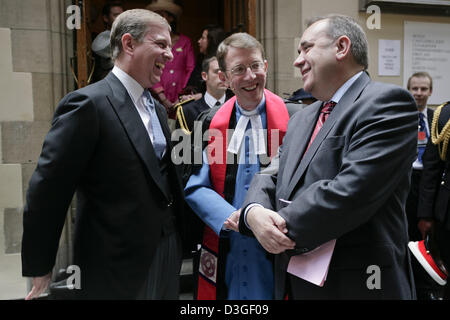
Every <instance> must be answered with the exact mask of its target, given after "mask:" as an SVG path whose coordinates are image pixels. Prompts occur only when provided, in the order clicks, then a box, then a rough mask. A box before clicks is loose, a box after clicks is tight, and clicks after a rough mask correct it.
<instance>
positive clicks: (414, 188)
mask: <svg viewBox="0 0 450 320" xmlns="http://www.w3.org/2000/svg"><path fill="white" fill-rule="evenodd" d="M407 88H408V91H409V92H410V93H411V94H412V96H413V97H414V100H415V101H416V104H417V110H418V111H419V126H418V131H417V133H418V134H417V158H416V160H415V161H414V163H413V170H412V173H411V187H410V189H409V194H408V198H407V200H406V208H405V209H406V216H407V217H408V234H409V240H410V241H419V240H422V235H421V234H420V232H419V228H418V227H417V224H418V221H419V220H418V218H417V214H418V212H417V206H418V202H419V185H420V180H421V177H422V171H423V163H422V156H423V154H424V151H425V147H426V145H427V142H428V140H429V139H431V138H430V129H431V121H433V110H432V109H430V108H428V107H427V102H428V98H429V97H430V96H431V94H432V92H433V79H432V78H431V76H430V75H429V74H428V73H427V72H416V73H414V74H413V75H411V77H409V79H408V82H407ZM412 267H413V271H414V272H413V273H414V280H415V283H416V290H417V299H419V300H436V299H438V298H439V296H440V292H439V291H440V288H439V287H438V285H437V284H435V283H434V281H433V279H431V278H430V276H429V275H428V274H427V273H426V272H425V271H424V270H423V268H422V266H420V264H419V263H418V262H417V261H416V260H415V259H413V260H412Z"/></svg>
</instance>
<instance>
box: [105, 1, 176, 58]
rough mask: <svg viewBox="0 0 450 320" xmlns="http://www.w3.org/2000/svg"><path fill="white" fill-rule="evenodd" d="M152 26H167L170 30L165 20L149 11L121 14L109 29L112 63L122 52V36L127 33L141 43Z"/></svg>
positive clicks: (139, 10)
mask: <svg viewBox="0 0 450 320" xmlns="http://www.w3.org/2000/svg"><path fill="white" fill-rule="evenodd" d="M152 25H161V26H167V28H168V30H169V31H170V30H171V29H170V26H169V24H168V23H167V21H166V19H164V18H163V17H161V16H160V15H159V14H157V13H154V12H152V11H150V10H146V9H133V10H127V11H124V12H123V13H121V14H120V15H119V16H118V17H117V18H116V20H114V23H113V25H112V28H111V36H110V43H111V53H112V59H113V61H114V60H116V59H117V57H118V56H119V55H120V53H121V52H122V50H123V48H122V37H123V35H124V34H127V33H129V34H130V35H131V36H132V37H133V39H135V40H136V41H138V42H142V41H143V39H144V37H145V35H146V34H147V32H148V31H149V30H150V28H151V26H152Z"/></svg>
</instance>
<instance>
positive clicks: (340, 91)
mask: <svg viewBox="0 0 450 320" xmlns="http://www.w3.org/2000/svg"><path fill="white" fill-rule="evenodd" d="M362 73H363V71H360V72H358V73H357V74H355V75H354V76H353V77H351V78H350V79H348V80H347V81H346V82H345V83H344V84H343V85H342V86H341V87H340V88H339V89H338V90H337V91H336V92H335V94H334V95H333V97H332V98H331V99H330V101H334V102H336V104H338V103H339V100H341V98H342V97H343V96H344V94H345V93H346V92H347V90H348V89H349V88H350V87H351V86H352V84H353V83H354V82H355V81H356V79H358V78H359V76H360V75H361V74H362Z"/></svg>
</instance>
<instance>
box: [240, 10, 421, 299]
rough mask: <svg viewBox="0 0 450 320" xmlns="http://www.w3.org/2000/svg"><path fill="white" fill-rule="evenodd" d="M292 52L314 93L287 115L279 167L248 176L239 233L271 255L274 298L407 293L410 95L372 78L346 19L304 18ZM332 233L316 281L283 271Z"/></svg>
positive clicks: (413, 140) (413, 127)
mask: <svg viewBox="0 0 450 320" xmlns="http://www.w3.org/2000/svg"><path fill="white" fill-rule="evenodd" d="M298 52H299V56H298V58H297V59H296V61H295V62H294V65H295V66H296V67H298V68H299V69H300V71H301V73H302V78H303V83H304V88H305V90H306V91H308V92H310V93H311V94H312V95H313V96H314V97H316V98H317V99H319V100H321V101H317V102H315V103H313V104H311V105H310V106H308V107H307V108H305V109H303V110H300V111H298V112H297V113H295V114H294V116H293V117H292V118H291V119H290V121H289V124H288V129H287V132H286V135H285V137H284V140H283V145H282V146H281V148H280V158H279V169H278V170H277V171H276V172H275V173H274V174H258V175H256V176H255V177H254V178H253V180H252V184H251V186H250V189H249V191H248V193H247V198H246V200H245V202H244V205H243V207H244V208H245V210H244V211H243V214H241V216H240V221H239V229H240V232H241V233H244V234H254V235H255V236H256V238H257V239H258V240H259V241H260V242H261V244H262V245H263V247H264V248H265V249H266V250H267V251H269V252H272V253H275V254H277V255H276V257H275V267H274V270H275V297H276V298H277V299H283V298H284V297H285V294H286V293H288V294H289V298H290V299H412V298H414V297H415V292H414V283H413V279H412V272H411V262H410V256H409V253H408V250H407V242H408V232H407V222H406V215H405V202H406V197H407V195H408V189H409V177H410V172H411V165H412V162H413V161H414V160H415V157H416V147H417V119H418V116H417V108H416V105H415V103H414V100H413V97H412V96H411V95H410V94H409V93H408V92H407V91H406V90H404V89H402V88H400V87H397V86H394V85H390V84H384V83H376V82H372V81H371V80H370V77H369V75H368V74H367V73H366V70H367V67H368V54H367V53H368V48H367V39H366V36H365V34H364V31H363V30H362V28H361V27H360V26H359V25H358V24H357V23H356V22H355V21H354V20H353V19H351V18H349V17H346V16H340V15H330V16H326V17H319V18H316V19H314V20H312V21H311V23H310V24H309V25H308V28H307V29H306V30H305V32H304V33H303V36H302V38H301V42H300V46H299V48H298ZM322 101H323V102H322ZM335 239H336V242H335V247H334V248H333V249H334V250H333V253H332V257H331V262H330V265H329V269H328V274H327V276H326V281H325V283H324V284H323V286H320V285H315V284H313V283H310V282H308V281H306V280H304V279H302V278H300V277H297V276H295V275H293V274H291V273H288V272H287V269H288V266H289V265H290V264H291V262H294V263H293V265H294V268H293V269H295V261H298V260H299V259H300V260H301V259H302V258H301V257H295V256H300V255H302V254H304V253H307V252H309V251H312V250H313V249H315V248H317V247H319V246H321V245H322V244H325V243H327V242H329V243H331V244H332V243H333V240H335ZM292 242H295V243H294V248H293V243H292ZM291 265H292V264H291ZM374 266H375V267H378V269H377V268H374ZM372 268H374V269H376V270H378V271H379V272H378V278H379V282H378V283H377V284H376V285H374V286H372V285H371V282H370V277H371V271H370V270H372ZM289 270H292V269H289ZM293 273H296V272H293ZM297 274H298V273H297ZM319 284H320V283H319ZM368 284H369V285H368Z"/></svg>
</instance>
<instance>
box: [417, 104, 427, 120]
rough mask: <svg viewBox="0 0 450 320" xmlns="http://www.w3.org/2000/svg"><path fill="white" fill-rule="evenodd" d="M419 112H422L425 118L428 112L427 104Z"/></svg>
mask: <svg viewBox="0 0 450 320" xmlns="http://www.w3.org/2000/svg"><path fill="white" fill-rule="evenodd" d="M419 112H420V113H421V114H423V117H424V118H425V119H428V113H427V106H425V108H424V109H423V110H422V111H419Z"/></svg>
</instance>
